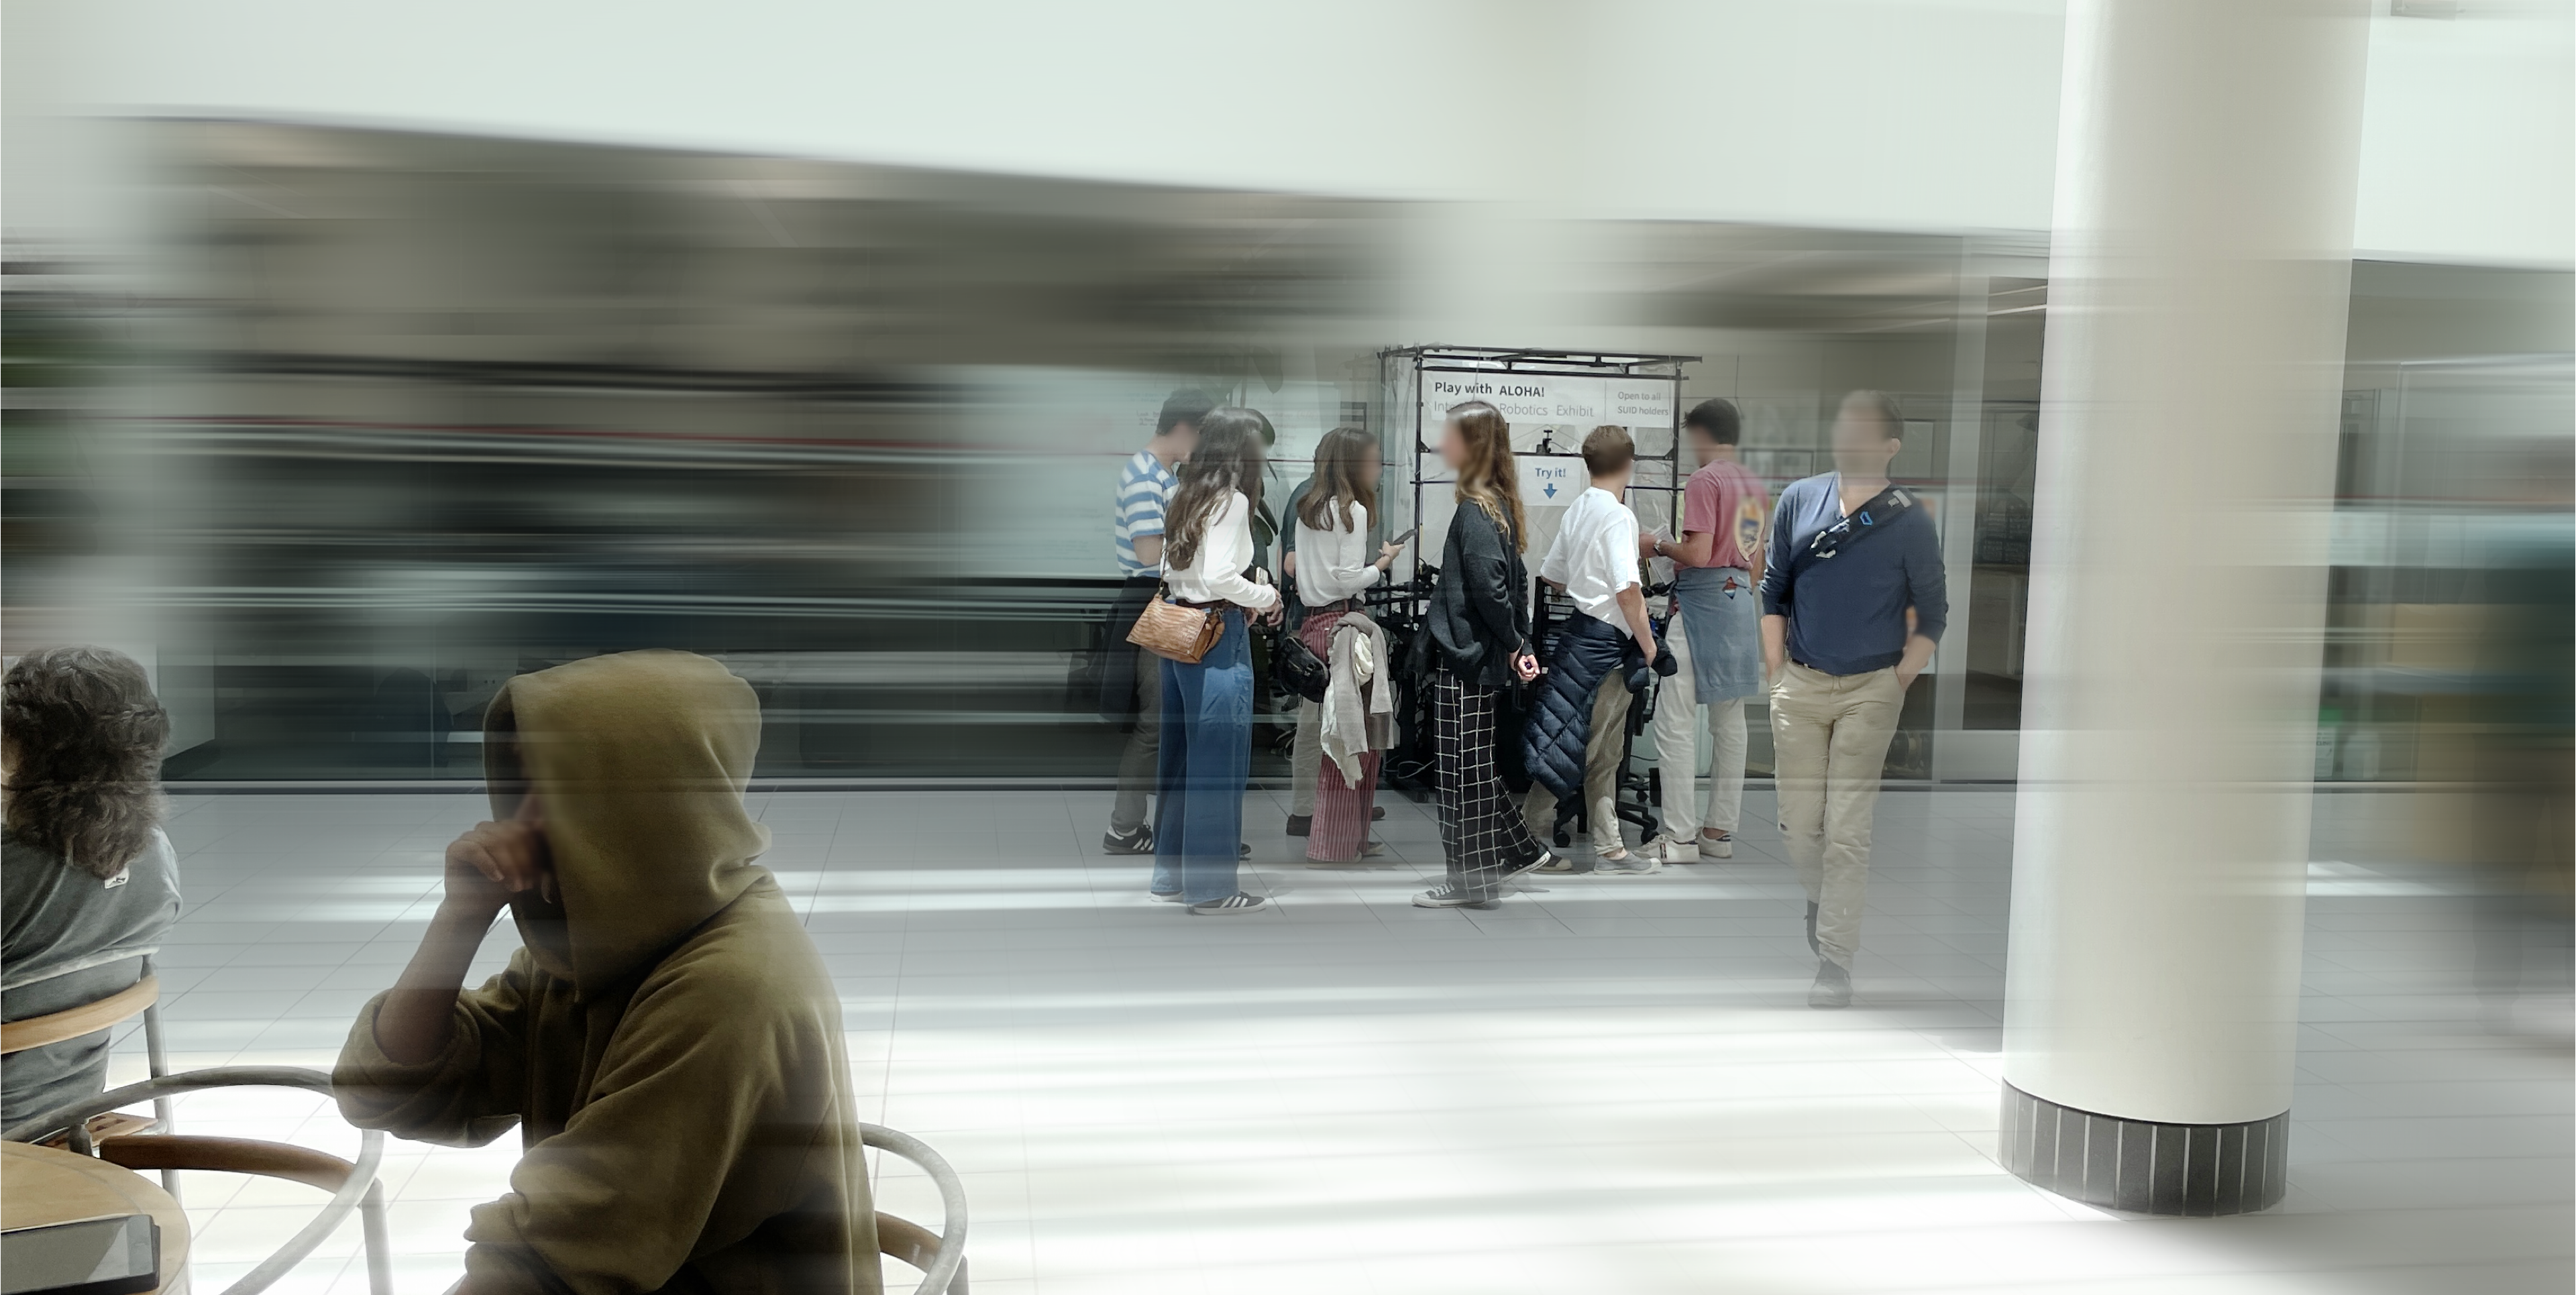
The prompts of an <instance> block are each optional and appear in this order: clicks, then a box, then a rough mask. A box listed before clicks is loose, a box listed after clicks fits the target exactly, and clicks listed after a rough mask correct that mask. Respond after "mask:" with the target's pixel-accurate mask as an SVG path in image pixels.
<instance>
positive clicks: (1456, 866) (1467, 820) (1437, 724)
mask: <svg viewBox="0 0 2576 1295" xmlns="http://www.w3.org/2000/svg"><path fill="white" fill-rule="evenodd" d="M1501 693H1502V690H1501V689H1499V688H1493V687H1479V686H1477V685H1474V684H1469V683H1466V682H1464V681H1462V680H1461V679H1459V678H1458V676H1456V675H1454V674H1451V673H1449V671H1448V669H1447V668H1446V667H1443V668H1442V669H1440V670H1438V671H1436V672H1434V673H1433V675H1432V677H1431V743H1432V760H1433V768H1434V770H1435V773H1436V778H1437V783H1438V788H1439V806H1440V852H1441V854H1442V855H1444V856H1446V857H1447V859H1448V863H1449V880H1450V882H1451V883H1452V884H1454V885H1456V886H1458V887H1459V888H1460V889H1462V890H1465V891H1467V892H1468V893H1469V894H1471V895H1474V896H1475V897H1476V898H1477V899H1479V900H1485V899H1492V898H1495V897H1496V896H1497V895H1498V894H1499V892H1500V889H1501V885H1500V883H1501V878H1502V875H1503V874H1504V873H1505V872H1508V871H1510V870H1512V869H1514V868H1518V867H1521V866H1522V865H1524V864H1527V863H1528V862H1529V861H1530V860H1532V859H1535V858H1537V857H1538V856H1539V844H1538V840H1537V838H1535V837H1532V836H1531V835H1530V833H1529V825H1528V824H1526V823H1524V822H1522V821H1521V812H1520V806H1519V804H1518V803H1517V801H1516V798H1515V797H1514V796H1513V795H1512V794H1511V792H1510V791H1509V790H1507V789H1505V788H1504V786H1503V778H1502V775H1501V774H1500V773H1499V772H1497V771H1496V770H1495V768H1494V711H1495V708H1496V704H1497V702H1498V701H1499V700H1500V696H1501Z"/></svg>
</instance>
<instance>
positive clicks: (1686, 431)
mask: <svg viewBox="0 0 2576 1295" xmlns="http://www.w3.org/2000/svg"><path fill="white" fill-rule="evenodd" d="M1682 435H1683V436H1684V437H1685V438H1686V439H1688V440H1689V441H1690V447H1691V458H1692V461H1693V462H1696V463H1697V464H1699V465H1700V466H1701V467H1703V468H1704V467H1707V466H1708V465H1709V464H1712V463H1715V462H1717V438H1716V437H1714V436H1711V435H1709V434H1708V433H1706V432H1704V431H1701V430H1700V429H1698V428H1696V427H1685V428H1683V429H1682Z"/></svg>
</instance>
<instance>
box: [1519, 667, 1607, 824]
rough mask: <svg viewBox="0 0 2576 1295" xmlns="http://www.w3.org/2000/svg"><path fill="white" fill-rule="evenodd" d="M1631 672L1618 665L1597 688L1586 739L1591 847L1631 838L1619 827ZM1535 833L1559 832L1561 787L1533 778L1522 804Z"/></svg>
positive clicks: (1585, 793)
mask: <svg viewBox="0 0 2576 1295" xmlns="http://www.w3.org/2000/svg"><path fill="white" fill-rule="evenodd" d="M1627 678H1628V672H1627V671H1625V670H1613V671H1611V672H1610V677H1609V678H1607V679H1604V680H1602V681H1601V689H1600V691H1598V692H1595V693H1593V694H1592V735H1591V736H1590V737H1587V738H1585V739H1584V740H1583V803H1584V804H1585V805H1586V806H1588V807H1589V808H1590V810H1591V819H1592V853H1593V854H1594V855H1596V856H1597V855H1604V854H1608V853H1610V852H1612V851H1614V850H1617V849H1619V848H1620V847H1622V846H1623V845H1625V844H1626V843H1627V840H1628V838H1627V836H1626V835H1625V834H1624V833H1622V832H1621V831H1620V828H1619V772H1620V770H1619V765H1620V759H1619V757H1620V755H1621V753H1623V752H1625V751H1626V750H1627V749H1628V699H1629V697H1630V695H1631V694H1630V693H1629V692H1628V683H1627ZM1521 813H1522V816H1523V817H1524V818H1526V819H1527V820H1528V821H1529V830H1530V835H1532V836H1535V837H1537V838H1538V839H1539V840H1541V841H1549V840H1552V839H1553V838H1554V836H1555V832H1556V793H1555V792H1552V791H1549V790H1548V789H1547V787H1546V785H1545V784H1543V783H1540V782H1537V781H1535V780H1533V781H1532V782H1531V783H1530V791H1529V801H1528V803H1527V804H1525V805H1523V806H1522V807H1521Z"/></svg>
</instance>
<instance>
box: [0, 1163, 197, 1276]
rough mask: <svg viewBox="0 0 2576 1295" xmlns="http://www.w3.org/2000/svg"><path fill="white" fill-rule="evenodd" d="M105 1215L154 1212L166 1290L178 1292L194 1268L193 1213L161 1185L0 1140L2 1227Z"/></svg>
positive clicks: (115, 1168) (105, 1166) (112, 1167)
mask: <svg viewBox="0 0 2576 1295" xmlns="http://www.w3.org/2000/svg"><path fill="white" fill-rule="evenodd" d="M102 1214H149V1215H151V1216H152V1219H153V1221H154V1222H156V1223H159V1224H160V1225H161V1286H160V1289H162V1290H170V1289H172V1288H173V1285H174V1283H175V1282H176V1281H177V1279H178V1277H179V1275H180V1274H182V1273H184V1272H186V1271H187V1268H188V1215H187V1213H186V1212H185V1211H183V1210H181V1209H180V1208H179V1202H177V1201H175V1200H172V1199H170V1193H168V1192H165V1191H163V1190H161V1185H160V1184H159V1183H156V1182H153V1181H152V1180H151V1179H149V1178H146V1177H144V1176H143V1175H141V1174H138V1173H136V1172H134V1171H133V1170H131V1169H126V1168H122V1167H120V1166H117V1165H111V1164H109V1163H107V1162H106V1161H104V1160H98V1159H94V1158H92V1157H89V1156H82V1155H74V1154H72V1153H71V1152H69V1151H57V1150H55V1149H54V1148H52V1147H36V1146H29V1145H27V1144H26V1143H23V1142H0V1228H32V1227H42V1226H43V1225H45V1224H48V1223H69V1222H72V1221H73V1220H75V1219H94V1218H97V1217H99V1216H100V1215H102Z"/></svg>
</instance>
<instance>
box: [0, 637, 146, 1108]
mask: <svg viewBox="0 0 2576 1295" xmlns="http://www.w3.org/2000/svg"><path fill="white" fill-rule="evenodd" d="M169 738H170V718H169V716H168V715H166V714H164V713H163V712H162V710H161V703H160V702H159V701H158V700H156V699H155V698H154V697H153V695H152V684H151V681H150V680H148V679H146V678H145V677H144V674H143V667H141V666H139V665H136V664H135V663H134V661H133V660H132V659H131V658H129V657H127V656H125V655H123V654H121V653H117V652H110V651H108V650H107V649H105V648H97V647H56V648H46V649H44V650H42V651H37V652H30V653H28V654H27V655H25V656H23V657H20V658H19V659H18V662H17V664H15V665H13V666H11V667H9V673H8V676H7V678H6V680H5V681H0V787H4V788H5V789H0V800H5V803H6V806H7V808H6V813H5V817H6V820H7V832H6V836H5V850H0V900H4V901H5V910H6V911H5V915H0V1019H7V1020H12V1021H20V1020H25V1019H26V1018H28V1017H31V1016H45V1015H49V1014H51V1013H54V1012H60V1011H67V1010H69V1009H71V1008H75V1007H80V1006H82V1005H84V1004H88V1003H94V1002H97V1001H98V1000H100V999H102V998H107V997H110V996H112V995H114V994H116V993H118V992H119V991H121V990H125V989H128V988H131V987H132V986H133V985H134V983H135V982H136V981H138V980H141V979H142V978H143V960H144V959H145V958H147V957H149V956H151V955H152V954H153V953H154V952H155V951H157V950H158V949H159V948H160V945H161V935H162V933H163V932H164V931H167V930H169V929H170V923H172V922H173V921H176V920H178V917H179V860H178V857H177V856H176V855H175V854H173V853H172V852H171V849H170V838H168V837H166V836H163V835H162V834H161V815H162V801H161V747H162V744H163V743H165V742H167V741H168V740H169ZM108 1039H109V1033H108V1031H105V1030H101V1031H99V1032H98V1033H96V1034H91V1035H85V1036H83V1037H81V1038H77V1039H66V1040H64V1041H63V1042H61V1043H54V1044H48V1045H46V1046H44V1047H40V1048H29V1049H27V1050H26V1051H24V1052H15V1053H11V1054H10V1055H9V1056H8V1058H7V1059H6V1060H0V1123H9V1124H14V1123H17V1122H18V1121H20V1120H23V1119H27V1118H29V1117H31V1116H36V1115H42V1114H44V1113H45V1112H46V1111H49V1110H52V1109H53V1108H55V1107H57V1106H62V1105H65V1104H67V1103H70V1102H75V1101H78V1100H80V1099H81V1098H84V1097H95V1096H97V1095H98V1094H99V1093H101V1092H104V1091H106V1088H107V1045H108Z"/></svg>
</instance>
